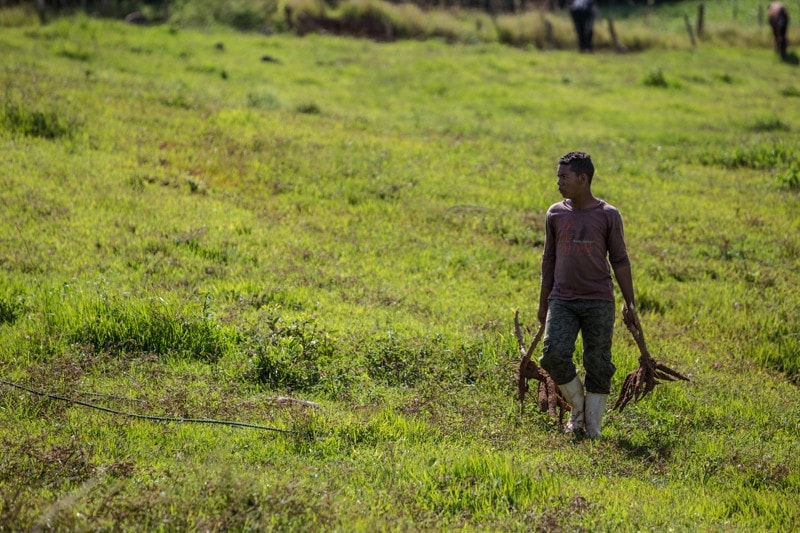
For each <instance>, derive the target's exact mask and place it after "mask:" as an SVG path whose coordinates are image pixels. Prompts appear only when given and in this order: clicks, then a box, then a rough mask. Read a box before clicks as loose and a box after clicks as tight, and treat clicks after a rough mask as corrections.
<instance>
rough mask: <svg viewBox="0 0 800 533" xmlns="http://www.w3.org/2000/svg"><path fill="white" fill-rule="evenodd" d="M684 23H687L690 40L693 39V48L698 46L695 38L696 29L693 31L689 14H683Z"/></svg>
mask: <svg viewBox="0 0 800 533" xmlns="http://www.w3.org/2000/svg"><path fill="white" fill-rule="evenodd" d="M683 23H684V24H685V25H686V31H687V32H688V33H689V40H690V41H692V48H694V47H696V46H697V43H696V42H695V40H694V31H692V24H691V22H689V15H687V14H685V13H684V15H683Z"/></svg>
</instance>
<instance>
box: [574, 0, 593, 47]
mask: <svg viewBox="0 0 800 533" xmlns="http://www.w3.org/2000/svg"><path fill="white" fill-rule="evenodd" d="M569 14H570V15H571V16H572V23H573V24H574V25H575V33H577V34H578V48H579V49H580V51H581V52H591V51H592V37H593V36H594V17H595V5H594V0H571V1H570V3H569Z"/></svg>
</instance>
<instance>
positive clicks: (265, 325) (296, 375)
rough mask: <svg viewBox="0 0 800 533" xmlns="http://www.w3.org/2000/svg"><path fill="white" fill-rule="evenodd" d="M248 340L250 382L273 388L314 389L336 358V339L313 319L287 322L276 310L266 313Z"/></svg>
mask: <svg viewBox="0 0 800 533" xmlns="http://www.w3.org/2000/svg"><path fill="white" fill-rule="evenodd" d="M245 337H246V339H245V341H244V347H243V349H244V351H245V353H246V354H247V355H248V356H249V357H250V360H251V363H252V369H251V371H250V379H252V380H253V381H256V382H258V383H261V384H264V385H267V386H269V387H271V388H273V389H279V390H291V391H302V392H309V391H312V390H314V389H315V388H317V387H318V386H319V385H320V384H321V382H322V381H323V380H324V379H325V378H326V374H325V372H326V369H330V368H332V364H333V362H334V361H333V359H334V357H335V355H336V346H335V344H334V342H333V340H332V339H331V338H330V336H329V335H328V333H327V332H326V331H325V330H324V329H322V328H321V327H320V326H319V325H318V324H317V323H316V320H315V319H314V318H313V317H301V318H298V319H295V320H287V319H285V318H284V317H282V316H281V315H280V313H279V312H278V311H277V310H276V309H266V310H265V311H264V312H262V313H261V314H260V315H259V317H258V319H257V321H256V324H255V325H254V326H253V327H252V328H251V329H250V331H248V333H247V334H246V336H245Z"/></svg>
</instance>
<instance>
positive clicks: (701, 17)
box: [697, 4, 706, 39]
mask: <svg viewBox="0 0 800 533" xmlns="http://www.w3.org/2000/svg"><path fill="white" fill-rule="evenodd" d="M705 18H706V6H705V4H700V5H699V6H697V38H698V39H702V38H703V34H704V33H705V25H706V21H705Z"/></svg>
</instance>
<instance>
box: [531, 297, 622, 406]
mask: <svg viewBox="0 0 800 533" xmlns="http://www.w3.org/2000/svg"><path fill="white" fill-rule="evenodd" d="M614 317H615V309H614V302H609V301H605V300H549V302H548V309H547V323H546V325H545V330H544V342H543V349H542V357H541V359H539V364H540V365H541V366H542V368H544V369H545V370H547V372H548V373H549V374H550V377H552V378H553V380H554V381H555V382H556V383H558V384H559V385H563V384H564V383H569V382H570V381H572V380H573V379H574V378H575V376H576V375H577V368H576V367H575V362H574V361H573V354H574V353H575V342H576V341H577V339H578V332H579V331H580V333H581V339H582V341H583V369H584V370H585V371H586V378H585V381H584V385H585V387H586V391H587V392H593V393H596V394H608V393H609V392H610V391H611V377H612V376H613V375H614V372H615V371H616V370H617V367H615V366H614V363H612V362H611V340H612V337H613V335H614Z"/></svg>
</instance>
